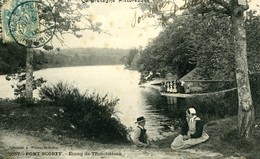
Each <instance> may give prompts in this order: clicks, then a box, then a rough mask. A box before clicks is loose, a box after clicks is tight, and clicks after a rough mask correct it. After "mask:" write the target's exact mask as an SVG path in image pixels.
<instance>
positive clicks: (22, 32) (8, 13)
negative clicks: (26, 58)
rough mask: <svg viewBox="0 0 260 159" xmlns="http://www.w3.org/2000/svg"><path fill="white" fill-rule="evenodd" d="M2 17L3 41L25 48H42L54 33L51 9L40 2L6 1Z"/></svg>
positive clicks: (53, 19) (53, 18)
mask: <svg viewBox="0 0 260 159" xmlns="http://www.w3.org/2000/svg"><path fill="white" fill-rule="evenodd" d="M2 17H4V19H3V31H4V36H3V38H4V40H6V41H15V42H17V43H19V44H21V45H24V46H26V47H31V48H38V47H42V46H44V45H45V44H46V43H48V42H49V41H50V40H51V39H52V37H53V35H54V32H55V17H54V15H53V14H52V11H51V9H50V8H49V7H48V6H47V5H45V4H44V3H42V2H40V1H36V0H34V1H24V0H15V1H8V2H7V3H6V4H5V5H4V6H3V12H2ZM46 18H48V21H47V20H46Z"/></svg>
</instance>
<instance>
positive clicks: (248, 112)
mask: <svg viewBox="0 0 260 159" xmlns="http://www.w3.org/2000/svg"><path fill="white" fill-rule="evenodd" d="M184 2H185V3H184V5H182V6H181V7H178V5H177V4H176V3H174V1H161V0H158V1H154V2H153V5H149V6H148V8H149V9H150V11H151V12H152V13H156V14H158V15H160V19H161V23H162V25H163V26H167V25H168V22H169V20H171V19H174V17H175V16H176V12H177V11H178V10H184V9H188V10H189V11H188V12H187V13H191V12H193V13H194V11H195V12H197V13H196V14H201V15H202V16H203V15H207V14H208V13H211V12H212V11H213V12H215V13H224V14H226V15H228V16H230V24H231V26H232V29H231V31H232V36H233V39H232V43H233V46H234V52H235V63H236V65H235V70H236V71H235V73H236V82H237V91H238V100H239V102H238V103H239V104H238V136H239V137H240V138H249V137H251V136H252V131H253V122H254V119H255V115H254V106H253V103H252V97H251V91H250V85H249V76H248V62H247V44H246V32H245V20H244V12H245V11H246V10H247V9H248V8H249V7H248V4H247V2H246V0H229V2H226V1H224V0H185V1H184ZM169 5H171V7H170V10H167V9H166V8H167V6H168V8H169ZM141 7H142V8H145V7H146V8H147V6H144V5H142V6H141Z"/></svg>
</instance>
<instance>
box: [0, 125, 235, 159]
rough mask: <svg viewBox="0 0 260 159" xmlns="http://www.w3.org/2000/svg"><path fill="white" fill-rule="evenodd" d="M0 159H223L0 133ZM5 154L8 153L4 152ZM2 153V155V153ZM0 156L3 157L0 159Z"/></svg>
mask: <svg viewBox="0 0 260 159" xmlns="http://www.w3.org/2000/svg"><path fill="white" fill-rule="evenodd" d="M0 144H1V145H0V154H1V155H0V159H2V158H3V159H5V158H10V159H16V158H17V159H39V158H40V159H85V158H86V159H88V158H91V159H95V158H96V159H98V158H113V159H121V158H129V159H148V158H149V159H159V158H163V159H168V158H169V159H201V158H203V159H208V158H209V159H211V158H214V159H215V158H221V159H222V158H235V157H232V156H231V157H225V156H223V155H221V154H219V153H213V152H208V151H201V150H195V149H189V150H182V151H172V150H171V149H141V150H140V149H137V148H135V147H132V146H125V147H124V146H113V147H112V146H107V145H101V144H94V145H91V146H89V145H88V146H84V147H80V148H77V147H75V146H69V145H61V144H58V143H55V142H49V141H42V139H40V138H36V137H32V136H28V135H25V134H20V133H16V132H11V131H6V130H0ZM6 150H8V152H6ZM1 152H2V153H1ZM1 156H2V157H1Z"/></svg>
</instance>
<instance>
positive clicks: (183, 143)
mask: <svg viewBox="0 0 260 159" xmlns="http://www.w3.org/2000/svg"><path fill="white" fill-rule="evenodd" d="M208 139H209V136H208V134H207V133H206V132H205V131H204V130H203V122H202V120H201V119H200V118H199V117H197V116H196V110H195V109H194V108H189V109H187V110H186V120H185V122H184V124H183V125H182V127H181V134H180V135H179V136H177V137H176V138H175V139H174V140H173V142H172V143H171V149H174V150H176V149H185V148H189V147H192V146H194V145H197V144H200V143H203V142H205V141H207V140H208Z"/></svg>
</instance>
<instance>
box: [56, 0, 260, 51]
mask: <svg viewBox="0 0 260 159" xmlns="http://www.w3.org/2000/svg"><path fill="white" fill-rule="evenodd" d="M137 4H138V3H136V2H119V1H117V0H115V2H112V3H104V2H94V3H91V5H90V8H89V9H88V13H91V14H92V20H93V22H94V23H97V22H100V23H102V25H101V29H102V30H103V31H104V32H106V33H97V32H92V31H84V32H82V33H81V34H82V35H83V37H82V38H76V37H74V36H72V35H64V42H65V44H66V45H61V43H60V42H58V41H57V40H56V39H55V38H54V39H53V44H54V47H60V48H77V47H80V48H87V47H99V48H123V49H131V48H139V47H145V46H146V45H147V44H148V42H149V41H151V40H152V39H153V38H155V37H156V36H158V34H159V32H160V31H161V30H162V28H161V27H160V26H159V27H158V21H157V19H156V18H145V19H142V20H141V22H140V23H137V22H136V25H135V26H134V27H133V26H132V24H133V21H134V19H135V17H139V16H142V15H145V14H146V13H147V12H142V11H141V10H140V8H138V7H137ZM257 4H258V5H260V1H259V0H250V3H249V5H250V9H256V8H257V7H256V5H257Z"/></svg>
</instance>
